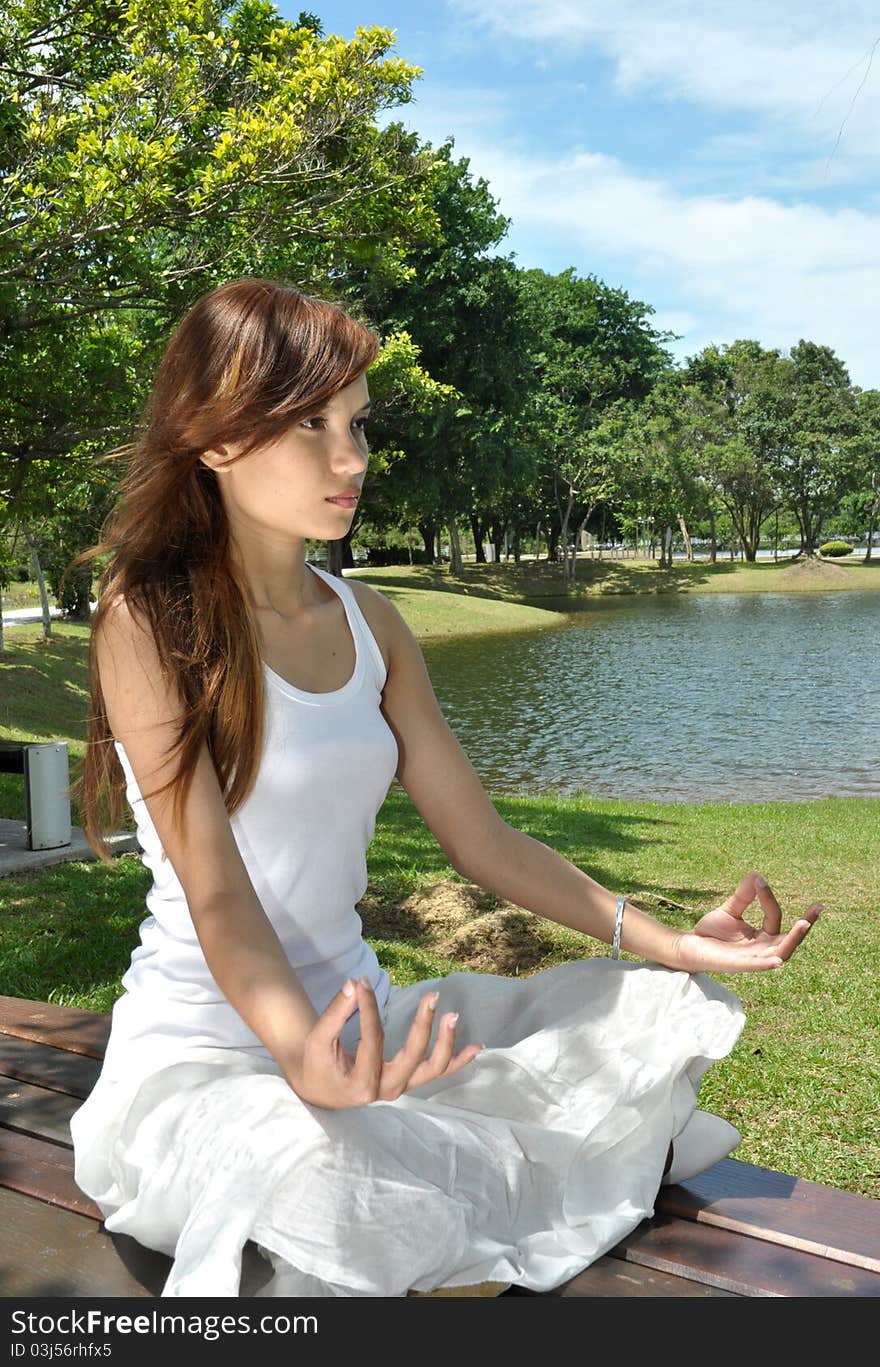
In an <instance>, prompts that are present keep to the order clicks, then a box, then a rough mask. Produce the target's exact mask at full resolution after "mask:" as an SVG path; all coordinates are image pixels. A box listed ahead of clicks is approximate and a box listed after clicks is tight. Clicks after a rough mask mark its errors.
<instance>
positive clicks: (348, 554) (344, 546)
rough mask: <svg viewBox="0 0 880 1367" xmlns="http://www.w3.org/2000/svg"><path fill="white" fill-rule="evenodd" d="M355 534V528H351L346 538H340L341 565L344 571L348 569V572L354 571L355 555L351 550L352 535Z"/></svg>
mask: <svg viewBox="0 0 880 1367" xmlns="http://www.w3.org/2000/svg"><path fill="white" fill-rule="evenodd" d="M353 532H354V527H349V529H348V531H347V532H346V533H345V536H343V537H340V540H339V545H340V564H341V566H342V567H343V568H344V569H347V570H353V569H354V554H353V552H352V549H351V542H352V533H353Z"/></svg>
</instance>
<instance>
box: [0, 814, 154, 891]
mask: <svg viewBox="0 0 880 1367" xmlns="http://www.w3.org/2000/svg"><path fill="white" fill-rule="evenodd" d="M106 841H107V844H108V846H109V847H110V849H111V851H112V852H113V853H114V854H123V853H126V852H128V851H129V850H134V851H138V850H139V849H140V846H139V845H138V841H137V835H136V833H135V832H134V831H116V832H115V833H113V834H111V835H109V836H107V837H106ZM71 859H97V855H96V854H95V853H94V851H93V849H92V847H91V845H90V844H89V843H88V841H87V840H86V838H85V836H84V834H83V832H82V828H81V827H79V826H72V827H71V831H70V844H69V845H60V846H59V847H58V848H57V849H54V850H29V849H28V846H27V825H26V824H25V822H24V821H9V820H6V819H0V878H2V877H3V876H4V875H6V874H11V873H28V872H30V871H31V870H32V869H42V868H46V867H48V866H49V865H51V864H64V863H66V862H68V861H69V860H71Z"/></svg>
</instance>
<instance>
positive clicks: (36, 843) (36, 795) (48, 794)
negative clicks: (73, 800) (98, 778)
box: [23, 741, 71, 850]
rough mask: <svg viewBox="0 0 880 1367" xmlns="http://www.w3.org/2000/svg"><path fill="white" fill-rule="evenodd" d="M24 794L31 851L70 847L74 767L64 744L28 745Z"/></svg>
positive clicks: (25, 756) (39, 743)
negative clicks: (71, 784) (71, 781)
mask: <svg viewBox="0 0 880 1367" xmlns="http://www.w3.org/2000/svg"><path fill="white" fill-rule="evenodd" d="M23 749H24V791H25V798H26V802H27V827H28V849H31V850H55V849H58V847H59V846H61V845H69V844H70V836H71V827H70V791H69V789H70V764H69V759H68V754H67V744H66V743H65V742H64V741H47V742H45V743H43V742H35V743H34V744H32V745H31V744H26V745H25V746H24V747H23Z"/></svg>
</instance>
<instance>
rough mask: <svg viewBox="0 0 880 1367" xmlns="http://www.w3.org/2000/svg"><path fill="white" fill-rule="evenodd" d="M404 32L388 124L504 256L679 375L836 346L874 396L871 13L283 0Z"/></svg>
mask: <svg viewBox="0 0 880 1367" xmlns="http://www.w3.org/2000/svg"><path fill="white" fill-rule="evenodd" d="M276 4H277V8H278V10H279V12H280V13H282V14H283V15H284V16H285V17H287V18H295V17H296V15H297V14H298V13H299V12H300V10H301V9H303V8H309V9H311V10H312V11H313V12H314V13H317V14H318V15H320V17H321V20H322V23H323V25H324V29H325V32H327V33H338V34H340V35H342V36H343V37H346V38H351V37H353V36H354V32H355V28H356V27H357V25H359V24H361V25H364V26H369V25H371V24H381V25H383V26H385V27H388V28H392V29H395V30H396V34H397V37H396V43H395V47H394V53H395V54H396V55H397V56H399V57H402V58H404V59H405V60H406V61H408V62H411V63H413V64H414V65H416V66H419V67H421V68H423V75H422V76H421V78H420V79H419V80H417V81H416V83H415V85H414V88H413V93H414V99H413V102H412V103H411V104H409V105H405V106H401V107H400V108H398V109H395V110H391V111H388V112H387V114H386V115H385V116H383V117H384V119H385V120H387V121H390V120H392V119H394V120H400V121H402V122H403V123H404V124H406V126H407V127H409V128H412V129H414V130H416V131H417V132H418V133H419V134H420V135H421V137H422V138H423V139H424V140H426V141H429V142H432V143H434V144H435V145H437V144H439V143H441V142H443V141H444V140H445V139H446V138H447V137H448V136H451V137H452V138H453V139H454V143H455V155H456V156H457V157H468V158H469V159H470V168H469V169H470V173H471V175H472V176H473V177H474V178H475V179H477V178H479V177H483V178H484V179H485V180H486V181H487V182H488V184H489V186H490V188H491V192H492V194H493V196H494V198H495V199H496V200H497V201H498V205H499V208H500V210H501V212H502V213H503V214H505V215H506V216H507V217H508V218H510V219H511V220H512V222H511V226H510V229H509V231H508V234H507V236H506V237H505V238H504V239H503V240H502V241H501V243H500V244H499V246H498V248H497V250H498V251H499V252H502V253H504V254H511V255H513V256H514V258H515V260H516V261H517V263H518V264H519V265H521V266H524V267H530V266H541V267H543V268H544V269H545V270H548V271H559V270H562V269H564V268H565V267H567V266H574V267H575V269H576V270H577V272H578V273H579V274H581V275H587V274H589V273H593V274H595V275H597V276H599V277H600V278H601V279H602V280H604V281H606V283H608V284H609V285H613V286H616V287H619V288H622V289H625V290H626V291H627V292H628V293H629V294H630V295H631V296H632V297H634V298H637V299H641V300H643V301H645V302H646V303H649V304H651V305H653V307H654V309H655V315H654V319H653V322H654V324H655V326H659V327H662V328H668V329H671V330H672V331H674V332H678V333H681V334H682V338H681V340H680V341H679V342H676V343H674V344H673V347H672V350H673V353H674V354H675V355H676V356H678V357H680V358H683V357H685V356H688V355H692V354H694V353H695V352H696V351H699V350H700V348H701V347H703V346H705V345H706V344H707V343H709V342H717V343H724V342H731V341H733V340H734V339H735V338H737V337H756V338H758V339H759V340H760V341H761V342H762V343H763V344H764V345H765V346H778V347H780V348H781V349H783V350H787V349H788V348H789V347H791V346H793V345H794V344H795V343H796V342H797V341H798V340H799V339H800V338H801V337H806V338H809V339H810V340H812V341H815V342H820V343H825V344H827V345H829V346H832V347H834V349H835V350H836V351H837V353H838V355H840V356H841V358H842V359H843V360H844V361H845V363H846V364H847V366H848V367H849V371H850V375H851V377H852V379H853V380H854V381H855V383H857V384H859V385H861V386H863V387H864V388H874V387H880V9H878V7H877V6H876V4H873V3H872V4H869V3H865V2H864V0H851V2H850V3H847V4H845V5H842V4H839V3H834V0H824V2H823V3H821V4H819V3H815V0H804V2H803V3H797V2H796V0H794V2H793V0H787V2H786V0H736V3H734V2H733V0H705V2H704V3H703V4H701V5H697V4H694V3H684V0H650V2H649V0H611V2H610V3H609V2H608V0H605V3H604V4H603V3H599V2H595V3H594V0H429V3H425V4H417V3H413V2H412V0H410V2H409V3H407V0H326V2H325V3H323V4H321V3H318V2H317V0H315V2H314V3H311V4H303V3H290V0H280V3H278V0H276Z"/></svg>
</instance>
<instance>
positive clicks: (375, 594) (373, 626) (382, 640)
mask: <svg viewBox="0 0 880 1367" xmlns="http://www.w3.org/2000/svg"><path fill="white" fill-rule="evenodd" d="M345 582H346V584H350V585H351V587H352V589H353V591H354V596H355V598H356V599H357V601H358V607H359V608H360V610H361V612H362V613H363V614H364V616H365V617H366V619H367V622H368V624H369V627H370V630H371V631H372V633H373V635H374V636H375V638H376V643H377V645H378V646H379V649H380V650H381V652H382V659H383V660H384V661H385V669H386V672H387V671H388V669H389V668H390V665H391V654H392V647H393V643H394V639H395V636H396V634H397V633H398V632H399V630H400V626H399V623H400V622H402V620H403V619H402V618H401V616H400V613H399V612H398V610H397V608H396V607H395V606H394V604H393V603H392V602H391V599H390V598H387V597H386V596H385V594H384V593H381V592H380V591H379V589H376V588H373V585H372V584H368V583H367V582H366V581H365V580H363V579H346V581H345Z"/></svg>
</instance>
